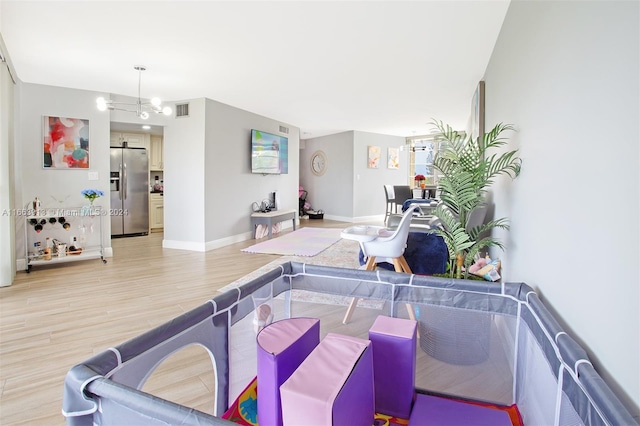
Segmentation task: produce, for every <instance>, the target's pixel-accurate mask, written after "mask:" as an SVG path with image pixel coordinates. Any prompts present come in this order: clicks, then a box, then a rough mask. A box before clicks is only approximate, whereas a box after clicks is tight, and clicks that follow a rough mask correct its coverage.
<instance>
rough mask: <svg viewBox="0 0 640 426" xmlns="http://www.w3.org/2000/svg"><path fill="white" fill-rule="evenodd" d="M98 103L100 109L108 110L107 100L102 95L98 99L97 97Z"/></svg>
mask: <svg viewBox="0 0 640 426" xmlns="http://www.w3.org/2000/svg"><path fill="white" fill-rule="evenodd" d="M96 105H97V107H98V111H106V110H107V101H106V100H105V99H104V98H103V97H102V96H100V97H99V98H98V99H96Z"/></svg>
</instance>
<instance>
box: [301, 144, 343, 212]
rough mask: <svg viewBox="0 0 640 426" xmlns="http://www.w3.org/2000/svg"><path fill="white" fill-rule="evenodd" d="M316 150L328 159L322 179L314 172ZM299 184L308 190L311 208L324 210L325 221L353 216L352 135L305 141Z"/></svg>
mask: <svg viewBox="0 0 640 426" xmlns="http://www.w3.org/2000/svg"><path fill="white" fill-rule="evenodd" d="M317 150H322V151H323V152H324V153H325V154H326V156H327V171H326V172H325V173H324V174H323V175H322V176H316V175H314V174H313V173H311V156H312V155H313V153H314V152H316V151H317ZM300 185H302V186H303V187H304V189H305V190H307V191H308V195H307V201H309V202H310V203H311V208H313V209H315V210H324V212H325V216H324V217H325V218H327V219H333V220H348V219H347V218H351V217H353V132H343V133H337V134H334V135H329V136H323V137H319V138H313V139H307V140H305V141H304V149H302V150H300Z"/></svg>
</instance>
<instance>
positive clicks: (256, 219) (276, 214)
mask: <svg viewBox="0 0 640 426" xmlns="http://www.w3.org/2000/svg"><path fill="white" fill-rule="evenodd" d="M289 219H291V220H292V221H293V230H294V231H295V230H296V211H295V210H293V209H291V210H274V211H270V212H267V213H252V214H251V229H252V230H253V233H254V235H255V232H256V227H257V226H258V225H266V226H267V228H268V230H269V235H268V237H269V239H271V237H272V235H271V228H272V225H273V224H274V223H279V222H284V221H285V220H289Z"/></svg>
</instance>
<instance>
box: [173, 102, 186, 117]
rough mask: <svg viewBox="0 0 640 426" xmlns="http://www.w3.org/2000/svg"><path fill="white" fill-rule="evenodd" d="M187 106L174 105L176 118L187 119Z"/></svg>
mask: <svg viewBox="0 0 640 426" xmlns="http://www.w3.org/2000/svg"><path fill="white" fill-rule="evenodd" d="M188 116H189V104H176V117H188Z"/></svg>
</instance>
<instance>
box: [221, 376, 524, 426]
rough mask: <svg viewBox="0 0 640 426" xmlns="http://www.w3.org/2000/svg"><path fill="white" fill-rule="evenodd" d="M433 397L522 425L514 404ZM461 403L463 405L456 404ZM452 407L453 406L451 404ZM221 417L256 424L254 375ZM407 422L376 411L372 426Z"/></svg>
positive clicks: (256, 385) (398, 425)
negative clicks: (496, 413) (494, 412)
mask: <svg viewBox="0 0 640 426" xmlns="http://www.w3.org/2000/svg"><path fill="white" fill-rule="evenodd" d="M430 398H434V399H433V400H432V401H431V402H432V403H433V402H434V401H435V402H436V403H438V402H439V403H445V404H452V405H453V404H455V405H456V409H457V411H460V410H459V408H460V407H463V406H466V407H467V408H470V409H472V410H473V409H483V408H484V409H491V410H498V411H501V412H503V413H505V414H504V416H503V417H504V418H505V419H506V418H507V417H508V419H509V420H510V422H511V425H512V426H523V423H522V418H521V417H520V413H519V412H518V408H517V407H516V406H515V405H511V406H509V407H503V406H500V405H494V404H486V403H480V402H475V401H461V400H455V399H449V398H446V399H445V398H440V397H430ZM458 404H463V405H458ZM452 408H453V406H452ZM222 418H223V419H227V420H229V421H232V422H234V423H237V424H239V425H244V426H258V382H257V378H256V377H254V378H253V380H252V381H251V382H250V383H249V385H248V386H247V387H246V388H245V389H244V390H243V391H242V392H241V393H240V395H239V396H238V398H237V399H236V400H235V401H234V402H233V404H231V406H230V407H229V409H228V410H227V411H226V412H225V413H224V414H223V415H222ZM408 424H409V419H400V418H398V417H393V416H388V415H386V414H381V413H376V414H375V420H374V426H406V425H408Z"/></svg>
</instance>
